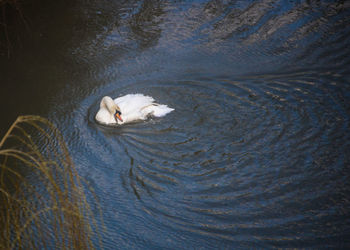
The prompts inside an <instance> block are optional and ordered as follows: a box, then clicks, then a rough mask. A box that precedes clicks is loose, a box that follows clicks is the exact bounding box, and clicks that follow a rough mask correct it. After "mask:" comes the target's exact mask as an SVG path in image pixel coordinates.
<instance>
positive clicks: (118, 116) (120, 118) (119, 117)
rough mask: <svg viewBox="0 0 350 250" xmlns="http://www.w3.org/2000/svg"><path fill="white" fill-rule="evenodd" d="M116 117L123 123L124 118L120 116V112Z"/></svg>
mask: <svg viewBox="0 0 350 250" xmlns="http://www.w3.org/2000/svg"><path fill="white" fill-rule="evenodd" d="M115 117H116V118H117V119H118V120H119V121H121V122H123V119H122V117H121V116H120V113H119V112H117V113H115Z"/></svg>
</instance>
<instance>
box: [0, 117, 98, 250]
mask: <svg viewBox="0 0 350 250" xmlns="http://www.w3.org/2000/svg"><path fill="white" fill-rule="evenodd" d="M0 160H1V162H0V164H1V165H0V249H41V248H45V249H47V248H55V249H56V248H58V249H92V248H94V243H93V239H96V237H95V235H96V230H95V229H96V221H95V219H94V216H93V214H92V210H91V209H90V207H89V204H88V202H87V200H86V197H85V192H86V191H87V189H86V185H85V184H84V182H83V180H82V178H81V177H79V175H78V173H77V171H76V169H75V167H74V164H73V161H72V158H71V157H70V154H69V152H68V149H67V146H66V144H65V142H64V139H63V137H62V135H61V133H60V132H59V131H58V129H57V128H56V127H55V126H54V125H53V124H52V123H51V122H49V121H48V120H47V119H44V118H42V117H38V116H20V117H18V118H17V120H16V121H15V122H14V123H13V124H12V126H11V127H10V129H9V130H8V132H7V133H6V134H5V136H4V137H3V138H2V140H1V141H0ZM94 228H95V229H94ZM93 237H94V238H93ZM97 238H99V237H97Z"/></svg>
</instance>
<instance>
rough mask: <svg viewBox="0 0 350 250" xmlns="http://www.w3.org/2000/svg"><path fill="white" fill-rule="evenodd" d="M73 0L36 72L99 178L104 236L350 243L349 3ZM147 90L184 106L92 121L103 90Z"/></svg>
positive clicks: (88, 169) (198, 243) (83, 165)
mask: <svg viewBox="0 0 350 250" xmlns="http://www.w3.org/2000/svg"><path fill="white" fill-rule="evenodd" d="M74 6H76V7H75V8H74V9H73V10H71V12H72V13H74V16H75V18H72V17H70V18H68V17H67V18H65V19H64V20H65V21H64V23H65V24H66V25H67V26H64V27H63V28H60V27H58V26H56V25H55V24H51V26H50V25H48V27H47V29H48V31H47V32H48V33H47V40H46V41H45V40H44V41H43V42H44V45H45V46H47V48H49V49H50V48H55V49H56V50H51V51H50V54H49V58H56V56H57V61H55V60H49V62H50V63H49V64H48V66H46V68H45V69H46V71H45V72H44V73H42V74H43V75H36V74H33V75H34V76H33V75H32V77H33V78H34V79H36V80H38V81H39V84H42V85H43V86H46V88H47V89H48V90H47V91H48V92H50V91H49V90H56V91H54V92H52V93H49V94H48V97H47V98H48V99H49V100H50V104H49V105H48V109H49V112H48V113H49V117H50V118H51V119H52V120H54V121H56V124H58V126H59V127H60V128H61V129H62V130H63V132H64V134H65V135H66V138H67V140H68V144H69V146H70V148H71V150H72V155H73V156H75V161H76V165H77V166H78V167H79V171H80V173H81V174H82V175H83V176H84V177H85V178H87V180H88V181H89V182H90V183H91V185H92V186H93V187H94V188H95V189H96V190H97V195H98V196H99V197H100V200H101V205H102V209H103V213H104V219H105V224H106V226H107V232H106V233H105V234H104V236H103V237H104V238H103V240H104V244H105V247H106V248H108V249H112V248H114V247H115V246H116V245H118V246H120V247H121V248H126V247H128V248H144V247H145V246H148V247H150V248H151V247H158V248H160V247H169V248H178V247H180V248H190V247H198V248H200V247H203V248H211V247H213V248H214V247H215V248H217V247H218V246H219V247H234V248H247V247H260V248H261V247H264V248H266V247H267V248H271V247H313V248H315V247H316V248H318V247H346V246H349V244H350V242H349V240H348V238H347V236H348V235H349V233H350V231H349V230H350V225H349V221H348V220H347V219H346V218H347V217H348V211H349V207H350V202H349V197H348V193H349V182H348V179H349V173H348V172H349V171H348V166H349V155H350V147H349V146H350V145H349V141H350V140H349V139H350V138H349V137H350V133H349V117H350V114H349V112H350V106H349V103H350V101H349V99H350V87H349V58H350V57H349V48H350V47H349V44H350V43H349V39H350V36H349V35H350V28H349V26H348V23H349V21H350V20H349V16H350V15H349V14H350V13H349V7H350V6H349V3H348V2H346V1H327V2H326V1H324V2H323V1H294V2H290V1H268V0H266V1H263V0H262V1H218V0H215V1H192V2H186V1H183V2H176V1H125V2H123V3H120V2H119V1H115V2H114V3H113V2H112V3H111V2H109V1H99V2H96V3H91V2H85V1H77V3H76V4H74ZM62 22H63V21H62ZM68 27H70V28H68ZM50 28H55V30H50ZM44 35H45V34H44ZM64 35H69V36H68V38H67V39H68V41H66V43H65V44H63V45H60V46H58V45H57V46H56V45H53V44H55V43H54V42H57V40H56V38H58V37H60V36H61V37H62V36H64ZM43 50H44V49H39V48H37V53H38V55H39V57H38V58H37V59H36V60H38V61H37V63H36V64H34V65H30V64H28V65H26V66H27V67H28V71H30V70H32V71H34V72H42V70H41V69H42V67H43V66H42V64H43V63H45V62H46V61H47V56H46V54H45V53H43ZM27 53H28V54H27ZM27 53H23V55H17V56H16V57H17V58H22V57H23V58H24V59H25V61H26V62H31V59H30V53H29V52H27ZM11 65H12V66H16V65H18V63H17V62H12V64H11ZM12 70H15V69H12ZM7 75H8V77H7V79H8V80H7V82H8V84H10V83H11V77H10V76H11V71H9V72H8V73H7ZM52 75H57V76H58V79H57V78H54V77H52ZM19 79H21V78H19ZM52 79H53V86H51V87H48V83H47V81H48V80H52ZM51 82H52V81H51ZM57 89H58V90H59V91H57ZM138 92H139V93H143V94H146V95H150V96H153V97H154V98H155V99H156V100H157V101H159V102H160V103H164V104H167V105H169V106H170V107H174V108H175V111H174V112H173V113H171V114H169V115H168V116H166V117H163V118H160V119H150V120H148V121H146V122H142V123H136V124H130V125H126V126H122V127H118V128H115V127H113V128H110V127H104V126H100V125H98V124H97V123H96V122H95V120H94V116H95V113H96V111H97V109H98V103H99V100H100V98H101V97H102V96H104V95H110V96H113V97H117V96H120V95H124V94H127V93H138ZM13 109H14V110H16V108H14V107H13Z"/></svg>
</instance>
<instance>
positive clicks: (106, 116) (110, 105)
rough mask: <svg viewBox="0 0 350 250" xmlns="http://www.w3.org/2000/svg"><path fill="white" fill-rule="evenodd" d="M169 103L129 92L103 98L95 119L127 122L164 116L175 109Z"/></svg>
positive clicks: (107, 121) (107, 122)
mask: <svg viewBox="0 0 350 250" xmlns="http://www.w3.org/2000/svg"><path fill="white" fill-rule="evenodd" d="M173 110H174V109H173V108H169V107H168V106H167V105H164V104H158V103H155V102H154V99H153V98H152V97H150V96H145V95H143V94H128V95H125V96H122V97H118V98H116V99H114V100H113V99H112V98H111V97H110V96H105V97H103V98H102V100H101V103H100V109H99V111H98V112H97V114H96V117H95V119H96V120H97V121H98V122H99V123H102V124H107V125H110V124H125V123H129V122H133V121H138V120H145V119H147V117H149V116H155V117H162V116H165V115H166V114H168V113H170V112H171V111H173Z"/></svg>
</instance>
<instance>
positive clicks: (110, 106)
mask: <svg viewBox="0 0 350 250" xmlns="http://www.w3.org/2000/svg"><path fill="white" fill-rule="evenodd" d="M100 108H101V109H102V108H105V109H107V110H108V111H109V113H111V114H114V113H115V111H116V110H119V108H118V106H117V105H116V104H115V103H114V101H113V99H112V98H111V97H109V96H105V97H103V98H102V100H101V103H100Z"/></svg>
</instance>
